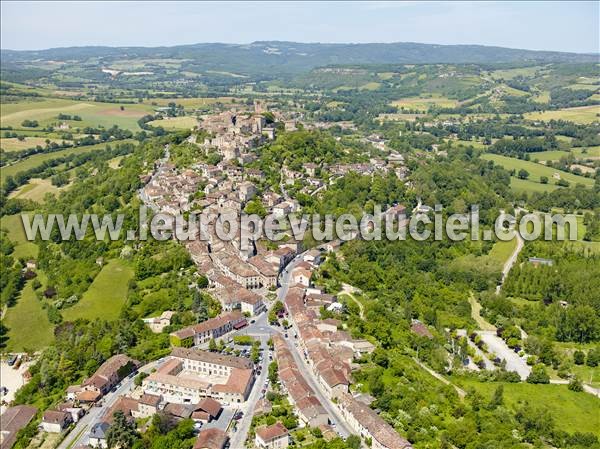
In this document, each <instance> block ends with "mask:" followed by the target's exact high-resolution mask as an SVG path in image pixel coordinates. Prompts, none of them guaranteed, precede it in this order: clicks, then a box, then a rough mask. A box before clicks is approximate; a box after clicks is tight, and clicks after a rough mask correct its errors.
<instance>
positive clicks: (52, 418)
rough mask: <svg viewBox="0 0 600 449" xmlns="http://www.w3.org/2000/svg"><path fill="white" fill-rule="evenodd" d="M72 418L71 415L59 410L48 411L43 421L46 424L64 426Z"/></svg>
mask: <svg viewBox="0 0 600 449" xmlns="http://www.w3.org/2000/svg"><path fill="white" fill-rule="evenodd" d="M70 416H71V415H70V414H68V413H65V412H61V411H58V410H46V411H45V412H44V416H43V418H42V421H43V422H45V423H51V424H60V425H61V426H62V425H63V424H64V423H65V422H66V421H67V420H68V419H69V417H70Z"/></svg>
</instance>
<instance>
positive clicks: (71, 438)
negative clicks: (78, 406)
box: [58, 361, 160, 449]
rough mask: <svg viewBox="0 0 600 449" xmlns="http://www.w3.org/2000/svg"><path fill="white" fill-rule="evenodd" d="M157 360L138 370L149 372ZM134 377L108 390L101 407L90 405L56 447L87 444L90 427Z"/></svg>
mask: <svg viewBox="0 0 600 449" xmlns="http://www.w3.org/2000/svg"><path fill="white" fill-rule="evenodd" d="M159 364H160V362H159V361H153V362H150V363H148V364H147V365H144V366H143V367H141V368H140V369H139V371H143V372H146V373H149V372H150V371H152V369H154V368H156V367H157V366H159ZM134 378H135V376H134V377H131V378H129V377H126V378H125V379H124V380H123V381H122V382H121V386H120V387H119V388H117V390H116V391H115V392H109V393H108V394H107V395H106V396H104V398H103V399H102V406H101V407H92V408H90V410H89V412H88V413H86V414H85V415H84V416H83V417H82V418H81V419H80V420H79V421H78V422H77V424H76V425H75V427H74V428H73V430H71V432H69V435H67V437H66V438H65V439H64V440H63V441H62V442H61V443H60V445H59V446H58V449H66V448H68V447H77V445H80V444H83V445H85V444H87V443H88V441H89V433H90V430H91V428H92V427H93V426H94V424H96V423H97V422H99V421H100V418H101V417H102V415H104V413H105V412H106V411H107V410H108V409H109V408H110V407H111V406H112V405H113V404H114V403H115V402H116V400H117V399H118V398H119V396H122V395H124V394H127V393H129V392H130V391H131V389H132V387H133V381H134Z"/></svg>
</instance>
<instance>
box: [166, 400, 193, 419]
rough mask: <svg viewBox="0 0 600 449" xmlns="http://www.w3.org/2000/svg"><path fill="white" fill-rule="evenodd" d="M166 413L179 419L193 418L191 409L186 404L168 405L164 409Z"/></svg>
mask: <svg viewBox="0 0 600 449" xmlns="http://www.w3.org/2000/svg"><path fill="white" fill-rule="evenodd" d="M164 412H165V413H168V414H170V415H173V416H176V417H177V418H189V417H190V416H192V409H191V407H190V406H189V405H185V404H173V403H168V404H167V405H166V406H165V408H164Z"/></svg>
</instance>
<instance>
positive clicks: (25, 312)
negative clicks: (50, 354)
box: [3, 271, 54, 352]
mask: <svg viewBox="0 0 600 449" xmlns="http://www.w3.org/2000/svg"><path fill="white" fill-rule="evenodd" d="M38 277H39V278H40V281H41V282H42V283H43V282H44V275H43V273H41V272H40V271H38ZM32 282H33V281H28V282H27V283H26V284H25V287H23V290H22V292H21V295H20V297H19V299H18V300H17V303H16V304H15V305H14V306H13V307H10V308H8V309H7V311H6V317H5V318H4V320H3V321H4V325H5V326H6V327H7V328H8V343H7V350H8V351H19V352H20V351H25V350H28V351H29V350H36V351H37V350H39V349H42V348H45V347H46V346H48V345H50V344H51V343H52V341H53V340H54V333H53V326H52V323H50V321H49V320H48V314H47V313H46V310H45V309H44V308H43V307H42V301H40V300H39V299H38V298H37V297H36V295H35V292H34V290H33V286H32Z"/></svg>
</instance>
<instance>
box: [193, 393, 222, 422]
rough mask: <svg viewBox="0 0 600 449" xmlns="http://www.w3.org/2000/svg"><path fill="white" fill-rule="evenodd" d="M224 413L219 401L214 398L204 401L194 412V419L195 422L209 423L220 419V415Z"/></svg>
mask: <svg viewBox="0 0 600 449" xmlns="http://www.w3.org/2000/svg"><path fill="white" fill-rule="evenodd" d="M222 411H223V407H221V404H220V403H219V402H218V401H215V400H214V399H212V398H204V399H202V400H201V401H200V402H199V403H198V405H196V407H195V408H194V410H193V412H192V419H193V420H194V421H200V422H204V423H209V422H211V421H213V420H215V419H218V418H219V415H220V414H221V412H222Z"/></svg>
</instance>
